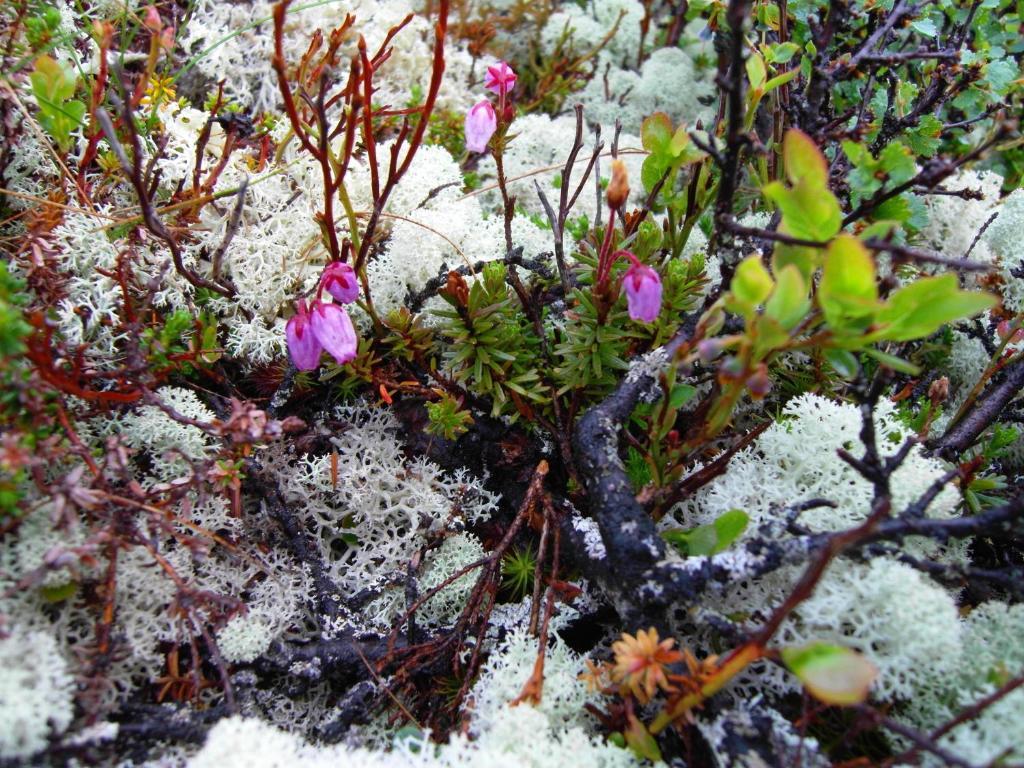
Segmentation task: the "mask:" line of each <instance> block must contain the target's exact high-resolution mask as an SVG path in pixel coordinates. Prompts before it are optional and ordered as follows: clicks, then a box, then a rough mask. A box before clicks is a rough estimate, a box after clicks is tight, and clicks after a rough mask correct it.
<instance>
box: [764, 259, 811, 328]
mask: <svg viewBox="0 0 1024 768" xmlns="http://www.w3.org/2000/svg"><path fill="white" fill-rule="evenodd" d="M777 278H778V279H777V281H776V283H775V290H774V291H772V295H771V297H770V298H769V299H768V301H767V303H766V304H765V305H764V312H765V314H766V315H767V316H768V317H770V318H772V319H774V320H775V321H776V322H778V324H779V325H781V326H782V327H783V328H784V329H785V330H787V331H788V330H790V329H791V328H793V327H794V326H796V324H797V323H799V322H800V321H801V320H803V318H804V317H805V316H806V315H807V312H808V310H810V308H811V302H810V300H809V299H808V298H807V283H805V282H804V279H803V276H802V275H801V274H800V269H799V267H797V266H796V265H795V264H788V265H786V266H785V267H783V268H782V269H781V270H780V271H779V272H778V273H777Z"/></svg>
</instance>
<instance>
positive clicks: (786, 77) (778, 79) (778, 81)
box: [764, 68, 800, 93]
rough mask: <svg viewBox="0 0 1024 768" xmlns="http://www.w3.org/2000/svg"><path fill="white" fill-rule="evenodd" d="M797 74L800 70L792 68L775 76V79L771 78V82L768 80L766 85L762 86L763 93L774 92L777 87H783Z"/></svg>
mask: <svg viewBox="0 0 1024 768" xmlns="http://www.w3.org/2000/svg"><path fill="white" fill-rule="evenodd" d="M798 74H800V70H799V69H796V68H793V69H791V70H789V71H788V72H783V73H782V74H781V75H776V76H775V77H773V78H772V79H771V80H769V81H768V82H767V83H765V84H764V92H765V93H768V92H770V91H774V90H775V89H776V88H778V87H779V86H782V85H785V84H786V83H788V82H789V81H790V80H792V79H793V78H794V77H796V76H797V75H798Z"/></svg>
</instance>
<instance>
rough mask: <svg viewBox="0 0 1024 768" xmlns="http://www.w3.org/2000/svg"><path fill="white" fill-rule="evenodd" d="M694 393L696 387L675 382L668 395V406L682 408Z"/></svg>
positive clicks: (695, 392)
mask: <svg viewBox="0 0 1024 768" xmlns="http://www.w3.org/2000/svg"><path fill="white" fill-rule="evenodd" d="M695 394H697V388H696V387H693V386H691V385H689V384H676V385H675V386H674V387H672V392H671V394H669V397H668V407H669V408H672V409H679V408H682V407H683V405H685V404H686V403H687V402H688V401H689V400H690V399H691V398H692V397H693V396H694V395H695Z"/></svg>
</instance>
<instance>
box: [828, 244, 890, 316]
mask: <svg viewBox="0 0 1024 768" xmlns="http://www.w3.org/2000/svg"><path fill="white" fill-rule="evenodd" d="M818 305H819V306H820V307H821V310H822V312H823V313H824V314H825V320H826V321H828V324H829V325H830V326H832V327H833V328H834V329H836V330H841V329H843V328H844V327H845V326H847V325H849V324H850V322H851V321H854V320H858V319H862V318H870V317H871V316H873V315H874V314H875V313H876V312H877V311H878V310H879V304H878V286H877V284H876V283H875V260H874V259H873V258H872V257H871V254H870V253H868V250H867V248H865V247H864V244H863V243H861V242H860V240H858V239H857V238H855V237H853V236H852V235H840V236H839V237H837V238H836V239H835V240H833V241H832V243H831V244H830V245H829V247H828V250H827V251H826V252H825V265H824V269H823V270H822V275H821V282H820V283H819V285H818Z"/></svg>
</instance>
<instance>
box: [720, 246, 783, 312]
mask: <svg viewBox="0 0 1024 768" xmlns="http://www.w3.org/2000/svg"><path fill="white" fill-rule="evenodd" d="M774 285H775V281H774V280H772V276H771V275H770V274H768V270H767V269H765V266H764V264H762V263H761V257H760V256H748V257H747V258H745V259H744V260H743V261H741V262H740V265H739V266H738V267H737V268H736V274H735V275H734V276H733V279H732V283H731V284H730V286H729V288H730V289H731V291H732V294H733V296H734V297H735V298H736V300H737V301H738V302H739V303H740V304H742V305H743V306H745V307H748V308H750V309H753V308H754V307H756V306H757V305H759V304H761V303H762V302H763V301H764V300H765V299H767V298H768V296H769V294H771V292H772V288H773V287H774Z"/></svg>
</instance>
